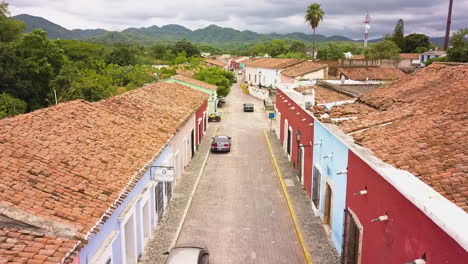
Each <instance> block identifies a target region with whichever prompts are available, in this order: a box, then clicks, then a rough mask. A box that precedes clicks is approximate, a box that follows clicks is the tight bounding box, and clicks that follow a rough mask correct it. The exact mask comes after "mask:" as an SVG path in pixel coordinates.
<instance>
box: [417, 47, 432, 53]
mask: <svg viewBox="0 0 468 264" xmlns="http://www.w3.org/2000/svg"><path fill="white" fill-rule="evenodd" d="M428 50H429V49H428V48H426V47H417V48H416V49H414V52H416V53H423V52H426V51H428Z"/></svg>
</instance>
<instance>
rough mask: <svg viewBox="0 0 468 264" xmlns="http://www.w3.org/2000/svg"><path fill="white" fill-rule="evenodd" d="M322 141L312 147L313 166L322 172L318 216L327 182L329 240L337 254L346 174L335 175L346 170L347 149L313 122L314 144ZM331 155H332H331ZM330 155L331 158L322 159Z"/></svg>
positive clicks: (318, 123) (341, 228)
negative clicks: (330, 197) (329, 224)
mask: <svg viewBox="0 0 468 264" xmlns="http://www.w3.org/2000/svg"><path fill="white" fill-rule="evenodd" d="M320 140H322V144H321V145H315V146H314V155H313V159H314V166H317V167H318V168H319V169H320V170H321V172H322V178H321V184H320V208H319V211H320V216H321V217H322V218H323V215H324V208H325V189H326V188H325V187H326V185H325V183H326V181H328V182H329V183H330V186H331V188H332V191H333V195H332V208H331V210H332V211H331V222H332V223H331V229H332V233H331V240H332V242H333V244H334V245H335V247H336V249H337V251H338V253H339V254H340V255H341V253H342V244H343V229H344V228H343V224H344V209H345V206H346V177H347V176H346V174H340V175H337V173H338V172H340V171H343V170H345V169H346V168H347V164H348V148H347V147H346V146H345V145H344V144H343V143H341V142H340V141H339V140H338V139H337V138H336V137H335V136H334V135H333V134H332V133H330V132H329V131H328V130H327V129H326V128H325V127H324V126H323V124H321V123H320V122H318V121H315V122H314V143H317V142H319V141H320ZM332 153H333V154H332ZM330 154H332V155H333V157H332V158H324V157H325V156H327V155H330Z"/></svg>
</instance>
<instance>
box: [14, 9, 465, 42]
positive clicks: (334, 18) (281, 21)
mask: <svg viewBox="0 0 468 264" xmlns="http://www.w3.org/2000/svg"><path fill="white" fill-rule="evenodd" d="M318 2H321V3H322V4H323V5H322V8H323V9H324V11H325V19H324V21H323V22H321V24H320V25H319V28H318V33H319V34H323V35H327V36H330V35H344V36H348V37H351V38H361V37H362V34H363V33H362V31H363V25H362V22H363V20H364V16H365V14H366V11H369V13H370V15H371V16H372V20H373V21H372V29H371V32H370V35H371V36H372V37H381V36H382V35H383V34H385V33H391V32H392V31H393V27H394V25H395V23H396V21H397V20H398V19H399V18H403V19H404V20H405V27H406V33H412V32H419V33H425V34H428V35H431V36H441V35H443V34H444V28H445V22H446V16H447V8H448V3H447V2H448V1H440V0H410V1H408V0H379V1H375V0H327V1H323V0H322V1H318ZM9 3H10V10H11V11H12V14H13V15H16V14H22V13H26V14H30V15H34V16H41V17H44V18H46V19H48V20H50V21H52V22H54V23H57V24H59V25H61V26H63V27H66V28H68V29H75V28H82V29H85V28H104V29H107V30H123V29H125V28H128V27H147V26H151V25H157V26H162V25H166V24H180V25H183V26H185V27H187V28H190V29H192V30H193V29H197V28H202V27H206V26H208V25H210V24H216V25H219V26H224V27H232V28H235V29H239V30H252V31H257V32H261V33H271V32H277V33H290V32H295V31H296V32H306V33H310V32H311V29H310V28H309V27H308V26H307V24H306V23H305V22H304V11H305V9H306V7H307V4H308V3H307V2H304V1H303V0H258V1H252V0H221V1H213V0H211V1H209V0H191V1H186V0H171V1H161V0H160V1H154V0H139V1H134V0H80V1H76V0H10V1H9ZM466 13H468V1H462V2H456V3H454V8H453V19H452V29H453V30H456V29H459V28H461V27H466V25H468V18H467V17H466V16H465V14H466Z"/></svg>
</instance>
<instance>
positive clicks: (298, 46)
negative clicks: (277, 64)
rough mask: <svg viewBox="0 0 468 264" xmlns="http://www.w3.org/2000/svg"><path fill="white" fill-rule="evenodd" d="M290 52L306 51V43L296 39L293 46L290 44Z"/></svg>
mask: <svg viewBox="0 0 468 264" xmlns="http://www.w3.org/2000/svg"><path fill="white" fill-rule="evenodd" d="M289 52H292V53H297V52H298V53H305V52H306V45H305V43H304V42H302V41H294V42H293V43H292V44H291V46H289Z"/></svg>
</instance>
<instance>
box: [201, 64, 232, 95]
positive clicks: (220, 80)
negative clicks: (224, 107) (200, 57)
mask: <svg viewBox="0 0 468 264" xmlns="http://www.w3.org/2000/svg"><path fill="white" fill-rule="evenodd" d="M193 78H195V79H197V80H200V81H203V82H206V83H210V84H214V85H216V86H218V91H217V93H218V95H221V96H227V95H228V94H229V93H230V92H231V85H232V83H233V82H234V78H235V76H234V73H232V72H229V71H225V70H223V69H221V68H218V67H208V68H201V69H200V70H199V71H197V72H196V73H195V75H194V76H193Z"/></svg>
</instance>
